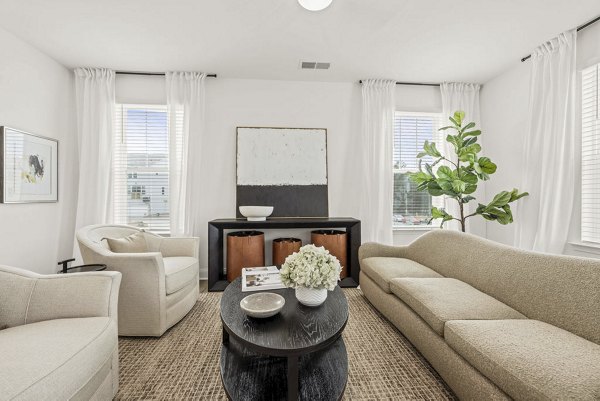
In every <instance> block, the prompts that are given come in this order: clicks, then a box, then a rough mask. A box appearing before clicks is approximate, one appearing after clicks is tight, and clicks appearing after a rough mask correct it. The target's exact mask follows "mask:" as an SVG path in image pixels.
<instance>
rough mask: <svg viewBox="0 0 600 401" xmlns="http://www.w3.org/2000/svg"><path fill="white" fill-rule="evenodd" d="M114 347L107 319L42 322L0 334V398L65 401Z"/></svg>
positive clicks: (112, 330)
mask: <svg viewBox="0 0 600 401" xmlns="http://www.w3.org/2000/svg"><path fill="white" fill-rule="evenodd" d="M116 347H117V324H116V322H115V321H114V320H113V319H110V318H108V317H91V318H78V319H56V320H46V321H43V322H38V323H30V324H25V325H22V326H17V327H12V328H9V329H6V330H2V332H0V355H1V357H0V394H1V396H0V398H2V399H10V400H12V399H15V400H21V399H23V400H25V399H30V400H34V399H37V400H42V399H44V400H66V399H70V398H71V397H72V396H73V395H75V394H76V393H77V392H78V391H79V389H80V388H81V387H83V386H84V385H85V384H86V383H87V382H88V380H90V378H92V377H94V374H95V373H96V372H97V371H98V370H99V369H101V368H102V367H103V366H104V365H105V364H106V361H107V360H109V359H110V358H112V354H113V352H116Z"/></svg>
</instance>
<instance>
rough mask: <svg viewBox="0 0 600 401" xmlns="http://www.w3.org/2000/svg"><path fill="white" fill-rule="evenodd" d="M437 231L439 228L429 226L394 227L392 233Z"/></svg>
mask: <svg viewBox="0 0 600 401" xmlns="http://www.w3.org/2000/svg"><path fill="white" fill-rule="evenodd" d="M437 229H439V227H437V226H434V225H431V224H429V225H427V226H394V231H431V230H437Z"/></svg>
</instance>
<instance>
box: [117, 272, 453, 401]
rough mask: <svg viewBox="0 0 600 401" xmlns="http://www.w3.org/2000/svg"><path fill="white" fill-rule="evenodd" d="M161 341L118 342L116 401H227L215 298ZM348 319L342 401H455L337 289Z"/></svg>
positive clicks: (406, 348) (393, 333) (369, 313)
mask: <svg viewBox="0 0 600 401" xmlns="http://www.w3.org/2000/svg"><path fill="white" fill-rule="evenodd" d="M203 287H204V288H203V289H202V290H201V294H200V299H199V301H198V303H197V304H196V306H195V307H194V308H193V309H192V310H191V311H190V313H189V314H188V315H187V316H186V317H185V318H184V319H183V320H182V321H181V322H179V323H178V324H177V325H175V326H174V327H173V328H171V329H170V330H169V331H167V332H166V333H165V334H164V335H163V336H162V337H161V338H144V337H142V338H140V337H137V338H135V337H121V338H119V362H120V384H119V393H118V394H117V400H226V399H227V397H226V395H225V392H224V391H223V388H222V385H221V379H220V375H219V356H220V347H221V321H220V318H219V302H220V300H221V293H214V292H211V293H209V292H206V284H205V283H204V285H203ZM344 293H345V294H346V297H347V298H348V304H349V308H350V318H349V320H348V324H347V326H346V328H345V330H344V333H343V337H344V342H345V344H346V349H347V352H348V365H349V366H348V370H349V372H348V384H347V386H346V392H345V395H344V398H343V399H344V400H454V399H455V398H454V396H453V394H452V392H451V390H450V389H449V388H448V387H447V386H446V384H445V383H444V382H443V381H442V379H441V378H440V377H439V376H438V375H437V373H436V372H435V371H434V370H433V368H432V367H431V366H430V365H429V363H428V362H427V361H426V360H425V359H424V358H423V357H422V356H421V355H420V354H419V352H418V351H417V350H416V349H415V348H414V347H413V346H412V345H411V344H410V342H409V341H408V340H407V339H406V338H404V337H403V336H402V334H400V332H399V331H398V330H396V328H395V327H394V326H392V325H391V324H390V323H389V322H388V321H387V320H386V319H385V318H384V317H383V316H382V315H380V314H379V313H378V312H377V311H376V310H375V309H374V308H373V307H372V306H371V305H370V304H369V302H368V301H367V300H366V298H365V297H364V296H363V294H362V292H361V290H360V289H344Z"/></svg>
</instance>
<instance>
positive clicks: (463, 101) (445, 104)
mask: <svg viewBox="0 0 600 401" xmlns="http://www.w3.org/2000/svg"><path fill="white" fill-rule="evenodd" d="M480 89H481V85H479V84H469V83H461V82H444V83H443V84H441V85H440V90H441V93H442V109H443V112H442V113H443V115H442V126H446V125H450V124H451V123H450V121H449V120H448V118H449V117H450V116H453V115H454V112H455V111H459V110H462V111H464V112H465V119H464V121H465V122H466V123H469V122H471V121H472V122H474V123H475V124H477V127H478V128H481V121H480V117H479V90H480ZM449 132H450V131H446V132H442V133H443V134H442V135H441V138H440V142H441V143H442V146H438V149H441V152H442V154H443V155H445V156H446V157H448V158H449V159H450V160H453V161H454V159H455V158H456V154H455V152H454V147H453V145H452V144H450V143H448V142H447V141H446V135H447V134H448V133H449ZM478 142H479V143H480V144H481V137H480V138H479V139H478ZM450 167H452V166H450ZM483 192H484V191H483V188H481V182H480V185H479V187H478V189H477V191H476V192H475V194H474V196H475V197H477V198H478V199H481V197H482V196H483ZM478 195H479V196H478ZM471 202H472V203H473V202H475V201H471ZM444 208H445V209H446V212H448V213H450V214H451V215H453V216H454V217H457V218H459V217H460V210H459V207H458V203H457V202H456V201H455V200H454V199H450V198H447V199H445V200H444ZM473 208H475V205H473V206H471V205H470V204H466V205H465V208H464V209H465V210H464V212H465V215H467V214H469V213H471V209H473ZM474 218H477V217H474ZM470 220H471V219H469V220H467V228H466V230H467V232H474V231H475V233H476V234H480V235H482V234H484V233H481V232H479V231H481V229H479V230H473V227H472V226H473V225H474V224H473V223H472V221H470ZM480 225H481V226H483V222H480ZM444 227H445V228H447V229H451V230H460V229H461V227H460V223H459V222H458V221H456V220H452V221H448V222H446V224H444Z"/></svg>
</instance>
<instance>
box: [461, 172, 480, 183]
mask: <svg viewBox="0 0 600 401" xmlns="http://www.w3.org/2000/svg"><path fill="white" fill-rule="evenodd" d="M460 179H461V180H463V181H464V182H466V183H467V184H477V181H478V180H477V175H475V174H473V173H471V172H469V171H467V172H464V173H463V174H462V175H461V176H460Z"/></svg>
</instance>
